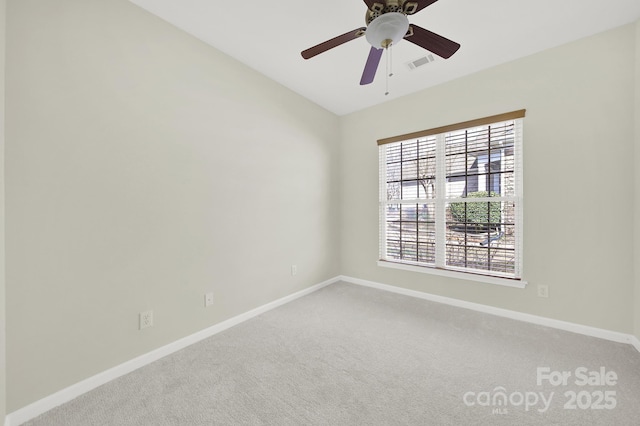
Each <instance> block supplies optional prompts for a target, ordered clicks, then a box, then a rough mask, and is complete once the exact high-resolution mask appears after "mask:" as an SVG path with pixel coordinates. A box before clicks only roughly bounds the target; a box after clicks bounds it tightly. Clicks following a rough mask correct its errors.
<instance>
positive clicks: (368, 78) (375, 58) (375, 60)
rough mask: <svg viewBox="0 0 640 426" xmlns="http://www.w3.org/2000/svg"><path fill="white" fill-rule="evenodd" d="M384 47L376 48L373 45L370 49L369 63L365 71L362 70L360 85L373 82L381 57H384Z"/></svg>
mask: <svg viewBox="0 0 640 426" xmlns="http://www.w3.org/2000/svg"><path fill="white" fill-rule="evenodd" d="M383 51H384V49H376V48H375V47H371V50H370V51H369V57H368V58H367V63H366V65H365V66H364V71H362V78H361V79H360V85H361V86H364V85H365V84H371V83H372V82H373V79H374V78H375V76H376V71H377V70H378V64H380V58H382V52H383Z"/></svg>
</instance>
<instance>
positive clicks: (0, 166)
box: [0, 0, 7, 424]
mask: <svg viewBox="0 0 640 426" xmlns="http://www.w3.org/2000/svg"><path fill="white" fill-rule="evenodd" d="M6 5H7V2H6V0H0V424H4V418H5V415H6V412H7V406H6V401H7V391H6V377H7V376H6V337H5V335H6V329H5V325H6V321H5V319H6V317H5V300H6V299H5V261H4V53H5V17H6V15H5V10H6Z"/></svg>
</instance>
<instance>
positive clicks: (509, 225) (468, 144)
mask: <svg viewBox="0 0 640 426" xmlns="http://www.w3.org/2000/svg"><path fill="white" fill-rule="evenodd" d="M524 112H525V111H524V110H521V111H514V112H512V113H507V114H501V115H497V116H492V117H487V118H483V119H479V120H473V121H470V122H465V123H460V124H456V125H452V126H446V127H441V128H437V129H431V130H425V131H423V132H417V133H413V134H410V135H403V136H397V137H394V138H389V139H383V140H380V141H378V144H379V150H380V154H379V155H380V261H381V262H380V263H381V264H384V263H388V264H403V265H413V266H419V267H425V268H426V269H427V268H431V269H437V270H451V271H458V272H466V273H473V274H480V275H484V276H492V277H500V278H510V279H516V280H518V279H520V278H521V271H522V119H523V117H524ZM388 264H387V265H384V266H389V265H388Z"/></svg>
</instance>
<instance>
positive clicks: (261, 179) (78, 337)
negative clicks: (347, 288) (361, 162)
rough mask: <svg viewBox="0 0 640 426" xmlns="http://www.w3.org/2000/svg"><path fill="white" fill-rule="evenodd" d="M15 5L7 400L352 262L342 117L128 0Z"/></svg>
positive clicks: (62, 383)
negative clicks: (150, 313) (208, 303)
mask: <svg viewBox="0 0 640 426" xmlns="http://www.w3.org/2000/svg"><path fill="white" fill-rule="evenodd" d="M7 14H8V16H9V18H10V19H9V20H8V27H7V64H8V67H7V72H6V79H7V93H6V100H7V134H6V143H7V146H6V157H7V170H6V172H7V176H6V183H7V186H6V192H7V211H6V216H7V265H8V268H7V298H8V300H10V303H9V304H8V306H7V323H8V334H7V346H8V355H7V356H8V360H7V361H8V379H7V381H8V390H9V392H8V409H9V411H13V410H16V409H19V408H21V407H23V406H25V405H26V404H29V403H31V402H34V401H36V400H38V399H40V398H42V397H45V396H47V395H50V394H51V393H53V392H55V391H57V390H60V389H62V388H64V387H66V386H69V385H71V384H73V383H76V382H78V381H80V380H82V379H85V378H87V377H90V376H91V375H94V374H96V373H98V372H100V371H103V370H105V369H107V368H110V367H113V366H115V365H118V364H120V363H122V362H124V361H126V360H129V359H131V358H133V357H135V356H137V355H140V354H143V353H146V352H148V351H150V350H152V349H154V348H157V347H159V346H161V345H164V344H167V343H170V342H172V341H175V340H176V339H178V338H181V337H184V336H186V335H189V334H191V333H194V332H196V331H198V330H201V329H204V328H206V327H208V326H211V325H213V324H215V323H217V322H219V321H221V320H224V319H226V318H229V317H231V316H234V315H237V314H240V313H243V312H246V311H248V310H250V309H252V308H255V307H257V306H260V305H262V304H265V303H267V302H270V301H273V300H275V299H277V298H279V297H282V296H285V295H288V294H291V293H293V292H295V291H297V290H300V289H303V288H306V287H308V286H310V285H312V284H316V283H319V282H322V281H324V280H326V279H329V278H331V277H334V276H336V275H337V274H338V273H339V271H338V263H339V262H338V257H337V256H338V254H337V253H338V250H337V248H338V247H337V231H338V229H339V227H338V225H337V220H338V214H339V212H338V211H337V208H336V204H337V194H338V190H337V186H336V185H337V181H336V180H335V178H336V177H337V175H338V173H337V170H336V169H335V168H336V166H335V163H334V162H333V159H334V157H335V154H336V149H337V139H338V132H337V129H338V122H337V117H336V116H334V115H333V114H330V113H329V112H327V111H325V110H323V109H321V108H320V107H318V106H316V105H315V104H312V103H311V102H309V101H307V100H305V99H303V98H301V97H300V96H298V95H296V94H294V93H293V92H291V91H289V90H287V89H285V88H284V87H282V86H280V85H278V84H276V83H274V82H273V81H271V80H269V79H267V78H266V77H263V76H261V75H260V74H258V73H256V72H254V71H253V70H250V69H248V68H247V67H245V66H243V65H241V64H240V63H238V62H236V61H234V60H232V59H230V58H229V57H227V56H225V55H223V54H222V53H220V52H218V51H216V50H214V49H212V48H210V47H208V46H206V45H205V44H203V43H201V42H199V41H197V40H196V39H194V38H192V37H191V36H188V35H186V34H185V33H182V32H181V31H179V30H177V29H175V28H174V27H172V26H171V25H169V24H167V23H165V22H164V21H162V20H160V19H158V18H156V17H154V16H152V15H150V14H149V13H147V12H145V11H143V10H142V9H139V8H137V7H136V6H134V5H133V4H131V3H129V2H128V1H126V0H115V1H103V0H58V1H55V2H51V1H48V0H10V1H9V2H8V8H7ZM292 264H296V265H297V266H298V275H297V276H295V277H292V276H291V273H290V267H291V265H292ZM209 290H212V291H213V292H214V293H215V300H216V302H215V307H213V308H209V309H205V308H204V306H203V305H204V294H205V292H206V291H209ZM147 309H153V310H154V315H155V326H154V327H153V328H150V329H147V330H144V331H138V329H137V327H138V313H139V312H141V311H144V310H147Z"/></svg>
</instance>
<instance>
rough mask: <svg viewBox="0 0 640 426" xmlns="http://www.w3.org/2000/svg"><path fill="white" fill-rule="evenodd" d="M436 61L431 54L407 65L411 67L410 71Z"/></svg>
mask: <svg viewBox="0 0 640 426" xmlns="http://www.w3.org/2000/svg"><path fill="white" fill-rule="evenodd" d="M435 60H436V58H434V57H433V55H432V54H430V53H429V54H428V55H427V56H423V57H422V58H418V59H416V60H414V61H411V62H409V63H407V66H408V67H409V69H410V70H415V69H416V68H420V67H422V66H424V65H427V64H429V63H431V62H433V61H435Z"/></svg>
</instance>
